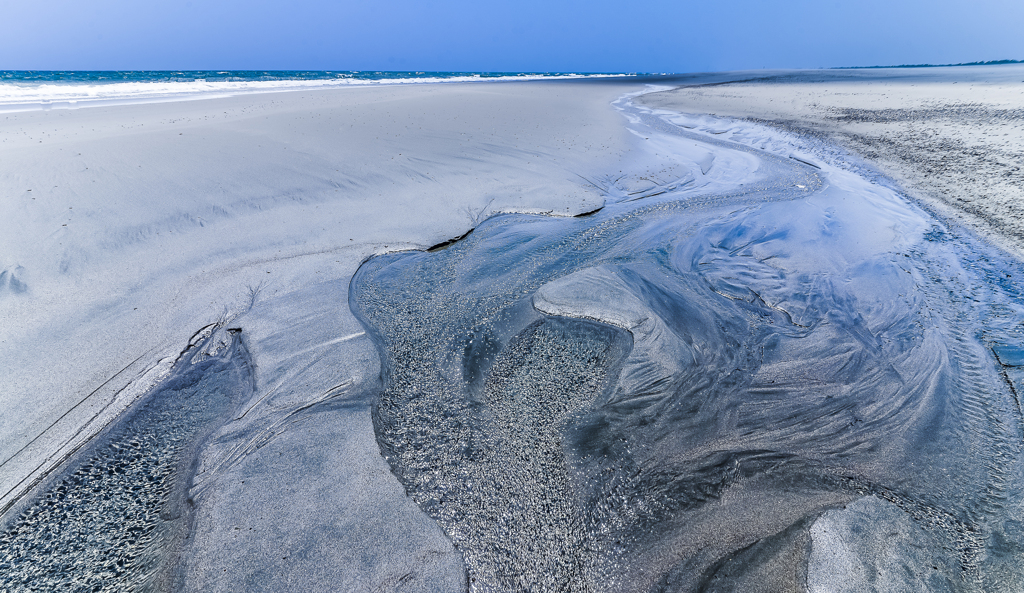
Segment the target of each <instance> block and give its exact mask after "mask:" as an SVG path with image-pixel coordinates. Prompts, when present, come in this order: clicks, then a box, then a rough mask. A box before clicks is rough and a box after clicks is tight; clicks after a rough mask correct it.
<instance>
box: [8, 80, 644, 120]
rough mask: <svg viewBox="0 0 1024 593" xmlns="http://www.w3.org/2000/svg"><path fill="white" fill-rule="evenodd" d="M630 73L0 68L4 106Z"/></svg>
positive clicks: (74, 104)
mask: <svg viewBox="0 0 1024 593" xmlns="http://www.w3.org/2000/svg"><path fill="white" fill-rule="evenodd" d="M605 76H628V74H612V73H603V74H599V73H579V72H391V71H324V70H182V71H163V70H161V71H154V70H142V71H36V70H3V71H0V111H13V110H26V109H76V108H79V107H85V106H89V105H97V104H108V103H110V102H133V101H153V100H169V99H174V98H178V99H181V98H185V97H201V96H220V95H230V94H238V93H254V92H271V91H283V90H298V89H316V88H332V87H344V86H359V85H381V84H423V83H438V82H472V81H484V80H488V81H498V80H547V79H576V78H592V77H605Z"/></svg>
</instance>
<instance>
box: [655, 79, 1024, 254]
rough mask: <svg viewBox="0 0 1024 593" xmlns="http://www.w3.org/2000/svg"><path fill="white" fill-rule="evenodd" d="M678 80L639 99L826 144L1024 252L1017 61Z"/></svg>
mask: <svg viewBox="0 0 1024 593" xmlns="http://www.w3.org/2000/svg"><path fill="white" fill-rule="evenodd" d="M683 82H684V84H683V85H682V86H680V87H679V88H676V89H675V90H671V91H667V92H660V93H652V94H648V95H645V96H644V97H643V99H641V101H640V102H641V103H643V104H645V105H647V106H649V107H652V108H657V109H666V110H672V111H680V112H685V113H703V114H713V115H717V116H723V117H730V118H742V119H750V120H754V121H758V122H761V123H765V124H768V125H771V126H775V127H778V128H782V129H784V130H788V131H792V132H796V133H799V134H804V135H810V136H814V137H817V138H821V139H823V140H825V141H826V142H829V143H834V144H837V145H839V146H842V147H844V148H846V149H847V150H849V151H851V152H853V153H855V154H856V155H860V156H861V157H863V158H864V159H867V160H868V161H869V162H870V163H871V164H872V165H874V167H876V168H877V169H878V170H879V171H880V172H881V173H883V174H885V175H886V176H888V177H890V178H892V179H893V180H895V181H897V182H898V183H899V184H900V185H901V186H902V188H903V189H904V190H905V191H906V192H907V193H909V194H910V195H911V196H913V197H915V198H918V199H922V200H925V201H926V202H927V203H930V204H932V205H934V206H936V210H938V211H939V212H940V213H941V214H943V215H944V216H945V217H947V218H950V219H953V220H956V219H962V220H964V221H966V222H968V223H969V225H970V226H972V227H973V228H974V229H975V230H977V231H980V232H981V233H982V234H983V235H986V236H988V237H989V238H990V239H992V240H994V241H995V242H996V243H998V244H999V245H1000V246H1002V247H1004V248H1005V249H1008V250H1010V251H1012V252H1014V253H1015V254H1016V255H1017V256H1022V255H1024V66H1021V65H1003V66H977V67H960V68H900V69H877V70H832V71H820V70H819V71H806V72H771V73H768V74H764V73H759V72H747V73H733V74H731V75H730V76H728V77H727V76H725V75H721V74H719V75H709V76H706V77H701V76H694V77H692V78H689V79H686V80H684V81H683Z"/></svg>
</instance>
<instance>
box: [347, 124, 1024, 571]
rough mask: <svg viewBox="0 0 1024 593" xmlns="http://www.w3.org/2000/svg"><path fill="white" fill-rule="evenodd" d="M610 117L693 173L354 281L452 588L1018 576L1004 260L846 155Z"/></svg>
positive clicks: (388, 414) (382, 417)
mask: <svg viewBox="0 0 1024 593" xmlns="http://www.w3.org/2000/svg"><path fill="white" fill-rule="evenodd" d="M623 108H624V109H625V111H626V113H627V115H629V116H630V117H631V119H632V120H633V125H634V126H635V128H634V129H637V130H638V131H639V133H641V134H643V135H645V136H646V137H648V138H651V137H654V136H655V135H661V138H660V139H661V141H663V142H671V141H677V142H683V141H690V142H688V144H689V145H694V144H695V141H696V144H699V146H700V147H703V149H706V150H707V155H709V156H705V157H703V162H704V163H712V164H711V166H710V167H708V166H706V165H704V164H701V165H700V167H697V168H695V170H694V171H693V173H692V174H691V175H690V176H689V177H687V178H682V179H676V180H675V181H673V182H671V183H667V182H665V180H662V183H660V184H655V185H657V186H658V187H659V188H660V189H657V190H655V188H653V187H652V188H649V189H647V190H646V191H635V190H634V191H631V188H628V187H627V188H622V187H619V188H618V189H616V185H615V182H614V181H612V182H609V186H610V189H611V191H610V192H609V194H610V195H615V196H618V197H619V198H620V199H619V201H617V202H611V203H609V204H608V205H607V206H606V207H605V208H604V209H602V210H600V211H599V212H596V213H593V214H590V215H588V216H585V217H579V218H574V219H553V218H547V217H540V216H527V215H503V216H496V217H493V218H491V219H489V220H487V221H486V222H485V223H484V224H482V225H480V226H479V227H477V228H476V229H475V230H474V231H473V232H472V233H471V234H470V235H468V236H467V237H466V238H464V239H462V240H460V241H458V242H456V243H454V244H451V245H447V246H444V247H443V248H439V249H437V250H435V251H434V252H406V253H395V254H389V255H383V256H378V257H375V258H373V259H371V260H370V261H368V262H367V263H365V264H364V265H363V267H362V268H361V269H360V270H359V272H358V273H357V274H356V276H355V278H354V279H353V282H352V288H351V297H350V299H351V306H352V309H353V310H354V311H355V312H356V314H357V315H358V316H359V317H360V318H361V319H362V320H363V322H364V324H365V325H366V327H367V328H368V330H369V331H370V332H371V333H372V335H373V337H374V340H375V341H376V343H377V346H378V348H379V352H380V354H381V357H382V359H383V368H384V390H383V393H382V394H381V396H380V400H379V402H378V403H377V405H376V407H375V411H374V425H375V429H376V433H377V440H378V442H379V444H380V446H381V450H382V452H383V453H384V455H385V457H386V459H387V461H388V462H389V463H390V465H391V467H392V469H393V471H394V473H395V475H396V476H398V478H399V480H400V481H401V482H402V484H403V485H404V486H405V488H406V490H407V491H408V492H409V494H410V496H412V497H413V499H414V500H415V501H416V502H417V503H418V504H419V505H420V507H421V508H423V509H424V510H425V511H426V512H427V513H428V514H429V515H430V516H431V517H433V518H434V519H435V520H437V521H438V523H439V524H440V525H441V526H442V528H443V529H444V530H445V532H446V533H447V534H448V535H449V537H451V539H452V541H453V542H454V543H455V545H456V547H457V548H459V549H460V550H461V551H462V553H463V555H464V558H465V561H466V564H467V569H468V573H469V577H470V578H469V581H470V589H471V590H474V591H525V590H552V591H556V590H558V591H655V590H657V591H660V590H665V591H690V590H701V591H710V590H745V591H753V590H766V591H767V590H771V591H783V590H786V591H803V590H805V587H809V588H810V589H811V590H814V591H817V590H863V589H862V587H864V586H868V587H872V586H873V587H879V586H883V588H884V589H885V590H922V589H927V590H932V591H939V590H949V591H969V590H986V591H994V590H1018V589H1019V588H1020V586H1022V584H1024V581H1022V580H1021V578H1022V572H1021V568H1020V566H1021V564H1020V562H1019V560H1020V558H1021V555H1020V554H1021V545H1022V543H1024V532H1022V531H1021V524H1020V522H1019V519H1018V518H1019V516H1020V511H1021V508H1020V507H1021V504H1022V502H1024V499H1022V497H1021V494H1022V491H1021V486H1022V481H1021V468H1022V465H1021V461H1022V459H1021V451H1020V445H1021V435H1022V425H1021V415H1020V407H1019V402H1018V401H1017V399H1016V395H1015V392H1014V386H1013V381H1012V379H1011V377H1010V376H1009V375H1008V374H1007V370H1008V369H1011V368H1012V365H1006V364H1001V363H1000V361H999V360H998V359H997V358H996V357H994V356H993V353H992V348H993V347H995V348H997V349H998V348H1011V350H1012V347H1011V346H1007V344H1012V343H1014V340H1019V330H1020V322H1021V321H1022V320H1024V317H1022V315H1021V307H1020V304H1019V303H1020V301H1019V297H1018V295H1019V285H1018V284H1017V283H1016V282H1017V281H1016V280H1014V278H1020V275H1019V271H1020V265H1019V264H1018V263H1016V262H1011V261H1006V260H1001V259H997V258H998V257H999V256H998V255H996V254H995V253H993V252H991V251H986V249H985V248H984V247H983V246H981V245H979V244H977V243H973V242H971V240H970V239H969V238H965V237H954V236H953V235H951V234H950V232H949V231H948V230H947V229H945V228H944V227H943V226H942V225H941V224H940V223H938V222H937V221H935V220H933V219H931V218H930V217H929V216H928V215H927V214H925V213H923V212H921V211H920V210H918V209H916V208H915V207H913V206H911V205H910V204H908V203H907V202H906V201H904V200H903V199H901V198H899V197H898V196H897V195H896V194H895V193H894V192H892V191H890V190H888V189H885V188H882V187H880V186H878V185H873V184H870V183H868V182H866V181H864V180H863V179H861V178H859V177H856V176H855V175H853V174H851V173H848V172H845V171H841V170H839V169H837V168H835V167H826V169H822V168H821V167H822V164H820V163H816V162H813V161H812V160H808V158H807V157H799V156H793V158H786V157H785V156H780V155H777V154H773V153H771V152H768V151H763V150H758V149H753V148H749V147H745V146H743V145H741V144H737V143H732V142H724V141H717V140H714V139H711V138H709V137H708V136H706V135H697V134H694V133H691V132H688V131H686V130H683V129H681V128H675V127H672V126H669V125H666V124H665V123H664V122H662V121H661V120H660V119H658V118H657V117H656V114H653V113H651V112H646V111H642V110H636V109H634V108H632V107H629V106H624V107H623ZM648 134H649V136H648ZM693 150H694V149H691V153H692V152H693ZM697 150H699V149H697ZM691 159H692V160H693V161H694V162H697V163H698V164H699V163H700V162H701V160H702V158H701V157H699V155H698V156H697V157H692V156H691ZM725 163H731V167H732V171H731V173H730V174H731V175H732V176H733V177H731V178H722V177H718V178H716V177H714V176H713V173H714V169H715V167H729V166H730V165H729V164H725ZM737 167H738V168H743V167H746V168H747V169H746V171H745V173H744V174H742V175H740V174H737V172H736V169H737ZM698 171H699V172H698ZM637 194H641V195H640V196H639V197H641V198H642V199H637V197H638V196H637ZM1011 282H1012V283H1011ZM1003 362H1006V361H1003ZM890 587H891V588H890ZM879 590H881V589H879Z"/></svg>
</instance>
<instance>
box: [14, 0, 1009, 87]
mask: <svg viewBox="0 0 1024 593" xmlns="http://www.w3.org/2000/svg"><path fill="white" fill-rule="evenodd" d="M0 14H2V15H3V35H0V70H20V69H24V70H29V69H31V70H179V69H181V70H183V69H193V70H201V69H232V70H242V69H261V70H262V69H284V70H290V69H309V70H434V71H438V70H449V71H451V70H455V71H586V72H695V71H708V70H737V69H755V68H820V67H833V66H871V65H892V64H915V63H932V64H937V63H958V62H971V61H984V60H997V59H1024V34H1022V31H1024V2H1021V1H1020V0H978V1H976V2H973V3H967V2H954V1H951V0H931V1H924V0H907V1H900V0H863V1H862V2H859V3H853V2H849V1H842V2H840V1H838V0H818V1H815V2H812V1H809V0H793V1H790V2H771V1H757V0H719V1H714V0H707V1H704V2H690V1H676V2H670V1H661V0H659V1H638V2H634V3H632V4H627V3H624V2H608V1H604V0H593V1H583V0H567V1H552V0H520V1H517V2H511V1H496V2H487V1H486V0H485V1H480V0H475V1H470V0H436V1H418V2H417V1H412V0H377V1H376V2H353V1H349V0H343V1H341V2H337V1H328V0H292V1H290V2H283V1H280V0H247V1H245V2H243V1H242V0H187V1H186V0H176V1H173V2H172V1H168V0H152V1H150V2H138V1H137V0H136V1H129V0H91V1H90V2H81V1H80V0H74V1H72V0H31V1H30V0H0Z"/></svg>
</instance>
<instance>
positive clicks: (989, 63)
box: [829, 60, 1024, 70]
mask: <svg viewBox="0 0 1024 593" xmlns="http://www.w3.org/2000/svg"><path fill="white" fill-rule="evenodd" d="M1003 64H1024V60H989V61H987V62H961V63H959V64H900V65H898V66H833V67H831V68H829V70H868V69H878V68H951V67H954V66H1001V65H1003Z"/></svg>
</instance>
